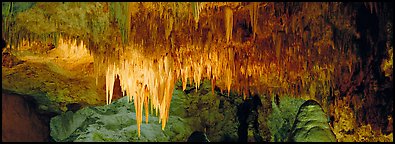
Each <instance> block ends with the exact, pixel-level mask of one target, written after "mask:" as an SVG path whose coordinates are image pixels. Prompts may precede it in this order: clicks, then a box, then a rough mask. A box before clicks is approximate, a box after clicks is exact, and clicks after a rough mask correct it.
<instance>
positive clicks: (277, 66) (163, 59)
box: [2, 2, 393, 141]
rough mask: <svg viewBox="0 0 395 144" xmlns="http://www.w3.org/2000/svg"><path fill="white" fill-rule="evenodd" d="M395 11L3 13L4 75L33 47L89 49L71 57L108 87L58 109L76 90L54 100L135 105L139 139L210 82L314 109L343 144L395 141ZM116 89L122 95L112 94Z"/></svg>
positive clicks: (27, 6)
mask: <svg viewBox="0 0 395 144" xmlns="http://www.w3.org/2000/svg"><path fill="white" fill-rule="evenodd" d="M392 5H393V3H392V2H366V3H355V2H143V3H139V2H135V3H126V2H92V3H84V2H70V3H69V2H43V3H41V2H37V3H35V2H34V3H31V2H2V38H3V39H4V40H5V42H6V43H7V47H6V48H5V49H3V61H2V62H3V69H7V70H8V68H10V67H13V66H14V65H17V64H13V62H12V61H13V58H12V55H18V51H21V50H22V48H23V46H24V45H25V44H26V43H27V44H28V45H29V46H30V45H32V47H37V49H38V53H43V52H42V51H48V50H51V49H53V48H54V47H58V46H59V44H60V43H59V42H60V40H65V41H68V40H75V41H76V42H75V43H77V44H80V43H81V42H83V45H84V47H86V49H84V50H85V51H84V50H82V49H77V50H76V51H74V52H75V54H74V53H73V54H70V55H79V54H81V53H89V54H91V56H93V64H91V65H85V66H84V68H83V69H85V68H87V67H93V68H94V71H89V72H88V73H87V74H86V75H90V76H92V77H94V78H95V80H96V81H95V82H96V86H98V87H99V88H94V89H93V91H89V92H86V93H83V92H81V93H79V92H78V95H74V96H72V97H71V98H69V97H68V98H67V99H66V98H64V99H61V98H57V96H58V95H69V93H70V91H72V92H74V91H78V90H71V89H72V88H62V89H63V90H64V89H70V90H66V91H63V92H57V93H51V95H54V96H53V97H52V99H51V98H50V100H52V101H56V102H60V101H65V102H64V103H62V104H60V105H63V107H65V105H67V104H69V103H72V102H75V101H77V102H81V101H84V100H86V101H87V102H85V104H98V103H99V101H104V97H106V99H105V101H106V103H107V104H110V103H111V101H112V99H114V100H115V99H118V98H120V97H121V96H124V95H128V96H130V97H129V100H130V101H133V102H134V103H135V105H134V107H135V110H136V116H137V118H136V121H137V125H138V130H139V135H140V123H141V122H142V120H143V117H144V116H143V109H145V111H147V110H148V109H151V111H152V109H154V110H155V112H156V113H159V122H161V123H162V129H164V128H165V125H166V122H167V120H168V117H169V110H170V107H171V106H170V103H171V100H172V94H173V90H174V87H175V85H176V82H177V81H178V80H181V81H182V87H183V88H182V89H183V90H185V89H186V87H187V86H186V85H187V83H188V82H189V83H190V84H193V85H194V86H196V89H198V88H199V86H200V84H201V83H202V82H201V81H202V80H204V79H207V80H210V82H211V86H212V92H213V93H214V88H215V87H218V88H219V89H220V91H221V92H222V91H225V93H227V94H228V95H229V94H230V93H231V92H234V93H237V94H239V95H240V96H243V99H247V98H248V97H250V96H251V95H255V94H258V95H260V96H261V97H262V98H261V99H269V100H270V99H271V97H273V96H274V95H276V94H277V95H279V96H283V95H289V96H291V97H295V98H302V99H305V100H307V99H313V100H316V101H317V102H318V103H319V104H320V105H321V106H322V108H323V110H324V111H325V113H327V115H329V117H330V121H331V126H332V127H333V128H334V133H335V135H337V139H338V140H339V141H342V139H343V140H344V141H347V140H349V139H347V137H346V136H343V135H352V134H354V133H358V132H359V131H358V127H361V126H366V125H368V126H369V128H371V129H372V130H373V131H377V132H380V133H381V132H382V133H384V134H390V133H392V121H393V120H392V116H393V115H392V113H393V96H392V95H393V84H392V83H393V78H392V77H393V75H392V74H393V65H392V61H393V59H392V57H393V54H392V52H393V32H392V25H393V7H392ZM40 50H41V51H40ZM86 50H88V51H86ZM77 69H78V68H77ZM2 71H3V70H2ZM10 71H15V70H8V71H3V73H6V74H3V79H5V80H4V81H3V82H2V84H3V85H2V88H3V89H8V90H10V89H11V91H12V90H13V91H17V90H20V89H18V88H14V87H13V86H12V83H14V82H13V81H12V80H9V76H8V75H10V74H13V73H12V72H10ZM6 75H7V76H6ZM65 75H67V74H65ZM83 76H84V75H79V76H76V77H83ZM70 79H73V78H70ZM92 79H93V78H92ZM72 81H73V83H74V84H84V83H85V84H86V85H87V86H90V85H93V83H89V82H85V81H83V80H79V79H75V80H72ZM115 81H116V83H117V84H118V83H119V85H120V88H119V87H118V88H117V89H115V93H116V94H115V95H114V82H115ZM48 85H50V84H48ZM51 86H53V85H51ZM103 86H104V88H103ZM82 89H88V88H86V87H85V88H82ZM26 91H28V90H26ZM87 91H88V90H87ZM31 93H36V92H31ZM37 93H39V92H37ZM37 95H39V94H37ZM70 95H71V94H70ZM85 95H89V96H86V97H85ZM92 97H97V98H94V99H92ZM88 99H89V101H88ZM264 105H266V106H267V105H270V103H266V104H264ZM264 107H265V106H264ZM269 107H270V106H269ZM347 113H351V114H352V115H351V116H350V118H347V119H346V118H344V116H342V115H344V114H347ZM147 115H148V113H147ZM350 121H352V122H351V123H348V122H350ZM345 127H350V128H347V129H345ZM354 137H356V136H354ZM366 139H368V138H360V137H359V138H356V139H353V141H363V140H366ZM368 140H372V141H374V139H373V138H371V139H368ZM350 141H352V140H350Z"/></svg>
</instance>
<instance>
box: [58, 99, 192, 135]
mask: <svg viewBox="0 0 395 144" xmlns="http://www.w3.org/2000/svg"><path fill="white" fill-rule="evenodd" d="M180 99H183V98H181V96H177V94H176V95H175V96H174V102H173V101H172V104H173V105H172V106H173V107H175V109H173V110H175V111H171V112H170V113H171V114H170V116H169V120H168V122H167V123H166V127H165V129H164V130H162V124H161V123H159V120H158V117H156V116H153V115H151V114H150V115H149V122H148V124H146V123H145V115H143V116H144V117H143V122H142V124H141V136H140V137H138V133H137V122H136V113H135V112H134V105H133V103H132V102H128V97H123V98H121V99H118V100H117V101H114V102H113V103H112V104H110V105H104V106H96V107H86V108H84V109H81V110H79V111H77V112H76V113H72V112H67V113H66V114H64V115H59V116H56V117H54V118H52V119H51V136H52V137H53V139H54V140H55V141H77V142H90V141H95V142H96V141H100V142H129V141H133V142H165V141H186V139H187V138H188V136H189V135H190V134H191V133H192V129H191V128H190V127H189V126H188V124H187V121H186V120H184V119H183V118H181V117H179V116H178V114H180V113H176V111H180V110H179V109H180V108H177V104H174V103H178V104H182V101H180ZM177 109H178V110H177Z"/></svg>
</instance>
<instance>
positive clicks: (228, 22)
mask: <svg viewBox="0 0 395 144" xmlns="http://www.w3.org/2000/svg"><path fill="white" fill-rule="evenodd" d="M225 28H226V34H225V37H226V42H229V41H230V40H231V39H232V31H233V11H232V9H230V8H229V7H225Z"/></svg>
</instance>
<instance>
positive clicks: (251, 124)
mask: <svg viewBox="0 0 395 144" xmlns="http://www.w3.org/2000/svg"><path fill="white" fill-rule="evenodd" d="M261 106H262V103H261V100H260V98H259V96H258V95H254V96H252V97H249V98H247V99H246V100H243V102H242V103H241V104H239V105H238V106H237V118H238V120H239V123H240V125H239V127H238V132H237V133H238V136H239V139H238V142H251V141H254V142H262V141H263V138H262V137H261V136H260V135H259V123H258V115H259V113H258V108H259V107H261ZM249 133H252V134H253V137H251V136H250V135H249Z"/></svg>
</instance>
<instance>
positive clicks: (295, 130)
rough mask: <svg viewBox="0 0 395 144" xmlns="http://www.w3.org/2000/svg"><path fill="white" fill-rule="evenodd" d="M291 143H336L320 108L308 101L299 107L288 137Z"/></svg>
mask: <svg viewBox="0 0 395 144" xmlns="http://www.w3.org/2000/svg"><path fill="white" fill-rule="evenodd" d="M288 141H291V142H336V136H335V134H334V133H333V132H332V130H331V128H330V126H329V121H328V118H327V116H326V114H325V112H324V111H323V110H322V108H321V106H320V105H319V104H318V103H317V102H316V101H314V100H308V101H306V102H304V103H303V104H302V106H300V108H299V111H298V113H297V115H296V118H295V122H294V123H293V126H292V129H291V132H290V134H289V137H288Z"/></svg>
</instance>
